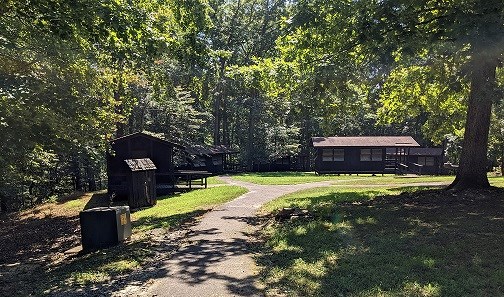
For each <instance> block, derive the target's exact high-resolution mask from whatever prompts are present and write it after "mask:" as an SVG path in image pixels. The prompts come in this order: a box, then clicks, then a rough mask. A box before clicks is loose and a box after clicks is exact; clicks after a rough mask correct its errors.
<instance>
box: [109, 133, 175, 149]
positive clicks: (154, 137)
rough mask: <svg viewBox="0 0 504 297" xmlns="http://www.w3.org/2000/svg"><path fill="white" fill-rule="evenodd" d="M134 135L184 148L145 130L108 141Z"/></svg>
mask: <svg viewBox="0 0 504 297" xmlns="http://www.w3.org/2000/svg"><path fill="white" fill-rule="evenodd" d="M135 137H143V138H147V139H150V140H153V141H157V142H161V143H164V144H169V145H172V146H176V147H179V148H184V146H183V145H180V144H178V143H175V142H171V141H168V140H165V139H163V138H160V137H158V136H154V135H151V134H147V133H145V132H135V133H131V134H128V135H124V136H121V137H118V138H115V139H112V140H111V141H110V142H111V143H115V142H121V141H125V140H128V139H131V138H135Z"/></svg>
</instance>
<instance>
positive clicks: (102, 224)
mask: <svg viewBox="0 0 504 297" xmlns="http://www.w3.org/2000/svg"><path fill="white" fill-rule="evenodd" d="M79 217H80V225H81V235H82V248H83V249H84V250H95V249H100V248H104V247H109V246H113V245H116V244H118V243H119V242H121V241H124V240H126V239H127V238H129V237H130V236H131V218H130V210H129V206H114V207H96V208H91V209H87V210H84V211H81V212H80V214H79Z"/></svg>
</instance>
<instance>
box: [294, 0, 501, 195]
mask: <svg viewBox="0 0 504 297" xmlns="http://www.w3.org/2000/svg"><path fill="white" fill-rule="evenodd" d="M503 17H504V2H502V1H501V0H486V1H483V0H457V1H455V0H450V1H437V0H433V1H418V0H409V1H397V0H383V1H364V0H362V1H337V2H324V1H318V0H304V1H299V2H298V5H297V13H296V15H295V16H294V17H293V24H294V26H297V28H299V29H298V30H297V32H301V33H302V38H301V39H300V40H298V41H297V42H298V47H300V48H303V49H307V50H308V52H314V51H323V50H325V52H328V53H330V54H327V55H325V56H320V57H321V59H320V60H312V61H313V62H315V63H318V64H323V63H324V64H327V63H335V64H336V65H342V63H345V64H349V65H350V64H351V63H352V61H354V63H356V65H357V66H358V67H357V68H354V70H355V71H359V72H360V73H362V74H363V75H364V78H365V79H366V80H368V81H369V82H370V84H369V87H370V88H371V93H374V91H372V89H373V88H374V89H375V90H376V91H377V92H376V93H378V94H379V93H380V92H381V90H382V86H383V80H384V78H386V77H387V76H388V75H389V74H390V72H391V71H392V70H393V69H394V68H395V67H397V66H402V67H410V66H413V65H419V66H429V64H432V63H431V62H432V61H431V59H443V58H459V59H460V60H458V61H457V63H455V64H458V65H462V66H461V67H460V68H459V69H458V71H459V73H460V80H461V81H462V83H463V84H466V85H467V86H468V89H469V95H468V105H467V117H466V124H465V131H464V144H463V150H462V156H461V160H460V168H459V171H458V173H457V177H456V179H455V181H454V182H453V184H452V185H451V187H454V188H466V187H487V186H489V183H488V179H487V176H486V168H487V166H486V164H487V162H486V160H487V143H488V132H489V124H490V114H491V106H492V102H494V101H496V100H500V93H499V92H497V89H498V88H497V83H496V79H495V73H496V68H497V67H499V66H500V61H501V59H502V55H503V49H504V21H503ZM297 34H298V35H300V34H299V33H297ZM310 38H311V40H310ZM303 42H305V43H307V44H308V46H307V45H306V44H304V43H303ZM313 44H315V45H316V47H315V48H314V47H313V46H312V45H313ZM300 52H302V51H300ZM335 57H336V58H335ZM307 62H309V63H311V62H310V61H307ZM343 65H344V64H343ZM344 73H345V74H351V72H344Z"/></svg>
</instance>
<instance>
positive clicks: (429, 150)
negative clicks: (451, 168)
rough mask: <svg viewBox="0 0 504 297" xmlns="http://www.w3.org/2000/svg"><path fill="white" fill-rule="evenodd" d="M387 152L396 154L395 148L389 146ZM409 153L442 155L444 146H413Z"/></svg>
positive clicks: (411, 154) (412, 154)
mask: <svg viewBox="0 0 504 297" xmlns="http://www.w3.org/2000/svg"><path fill="white" fill-rule="evenodd" d="M387 154H389V155H395V154H396V151H395V149H394V148H387ZM408 155H410V156H441V155H443V148H441V147H412V148H410V149H409V153H408Z"/></svg>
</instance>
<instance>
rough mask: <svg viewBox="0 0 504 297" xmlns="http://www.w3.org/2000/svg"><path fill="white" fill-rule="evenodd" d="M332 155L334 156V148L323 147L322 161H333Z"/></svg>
mask: <svg viewBox="0 0 504 297" xmlns="http://www.w3.org/2000/svg"><path fill="white" fill-rule="evenodd" d="M332 156H333V151H332V149H323V150H322V161H324V162H331V161H332Z"/></svg>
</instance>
